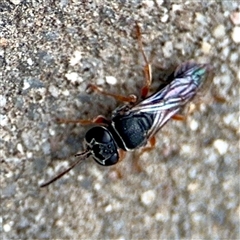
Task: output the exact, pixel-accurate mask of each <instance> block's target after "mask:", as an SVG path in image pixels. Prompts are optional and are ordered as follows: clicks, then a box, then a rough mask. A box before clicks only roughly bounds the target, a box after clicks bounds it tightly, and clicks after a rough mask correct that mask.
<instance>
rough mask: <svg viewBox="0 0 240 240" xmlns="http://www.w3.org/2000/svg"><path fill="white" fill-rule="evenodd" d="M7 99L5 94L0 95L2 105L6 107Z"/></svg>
mask: <svg viewBox="0 0 240 240" xmlns="http://www.w3.org/2000/svg"><path fill="white" fill-rule="evenodd" d="M6 103H7V99H6V97H5V96H3V95H0V107H2V108H4V107H5V106H6Z"/></svg>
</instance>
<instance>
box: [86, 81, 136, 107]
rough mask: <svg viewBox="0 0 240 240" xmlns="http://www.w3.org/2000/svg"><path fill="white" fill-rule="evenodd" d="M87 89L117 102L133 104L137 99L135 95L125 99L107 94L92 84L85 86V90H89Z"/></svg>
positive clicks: (124, 97)
mask: <svg viewBox="0 0 240 240" xmlns="http://www.w3.org/2000/svg"><path fill="white" fill-rule="evenodd" d="M89 89H90V90H92V91H95V92H98V93H101V94H103V95H106V96H110V97H113V98H115V99H116V100H118V101H120V102H128V103H135V102H136V101H137V97H136V96H135V95H133V94H131V95H129V96H127V97H126V96H123V95H118V94H113V93H108V92H105V91H103V90H102V89H100V88H99V87H97V86H96V85H94V84H89V85H88V86H87V90H89Z"/></svg>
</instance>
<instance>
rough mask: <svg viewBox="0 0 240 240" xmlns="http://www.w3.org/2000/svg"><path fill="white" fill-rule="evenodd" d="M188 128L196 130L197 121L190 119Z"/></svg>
mask: <svg viewBox="0 0 240 240" xmlns="http://www.w3.org/2000/svg"><path fill="white" fill-rule="evenodd" d="M190 128H191V130H192V131H196V130H197V129H198V122H197V121H196V120H194V119H192V120H191V122H190Z"/></svg>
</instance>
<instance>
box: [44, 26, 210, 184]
mask: <svg viewBox="0 0 240 240" xmlns="http://www.w3.org/2000/svg"><path fill="white" fill-rule="evenodd" d="M136 28H137V36H138V43H139V46H140V49H141V52H142V54H143V57H144V60H145V62H146V66H145V68H144V72H145V79H146V80H145V81H146V82H145V85H144V87H143V88H142V92H141V98H142V100H140V101H136V97H135V96H134V95H131V96H129V97H125V96H121V95H115V94H111V93H106V92H104V91H102V90H100V89H99V88H98V87H97V86H95V85H90V88H92V89H93V90H95V91H98V92H101V93H103V94H104V95H108V96H112V97H115V98H116V99H117V100H121V101H125V102H128V103H127V104H125V105H123V106H120V107H118V108H116V109H115V110H114V111H113V113H112V117H111V120H107V119H105V118H104V117H102V116H99V117H97V118H96V119H94V120H77V121H69V120H61V121H60V122H62V123H81V124H88V123H89V124H91V123H95V124H98V125H97V126H94V127H92V128H91V129H90V130H88V131H87V133H86V135H85V139H84V145H85V151H84V152H82V153H79V154H76V155H75V156H77V157H79V159H78V160H77V161H76V162H74V163H73V164H72V165H71V166H70V167H69V168H68V169H66V170H65V171H63V172H62V173H60V174H59V175H57V176H56V177H54V178H53V179H51V180H50V181H48V182H46V183H44V184H42V185H41V187H45V186H47V185H49V184H50V183H52V182H54V181H56V180H57V179H59V178H60V177H62V176H63V175H64V174H66V173H67V172H69V171H70V170H71V169H72V168H74V167H75V166H76V165H77V164H79V163H80V162H81V161H83V160H84V159H87V158H88V157H90V156H92V158H93V159H94V160H95V161H96V162H97V163H98V164H100V165H103V166H111V165H114V164H116V163H117V162H118V161H119V159H120V155H121V151H133V150H135V149H138V148H140V147H143V146H145V145H146V144H147V142H148V140H151V139H154V135H155V134H156V133H157V132H158V131H159V129H161V128H162V127H163V126H164V125H165V124H166V123H167V122H168V121H169V120H170V119H171V118H172V117H173V116H174V115H175V114H177V113H178V112H179V110H180V109H181V108H182V107H183V106H184V105H185V104H186V103H187V102H189V101H190V100H191V99H192V98H193V97H194V96H195V95H196V93H197V91H198V90H199V88H200V87H201V85H202V83H203V82H204V79H205V76H206V73H207V71H208V70H209V69H210V67H209V64H198V63H195V62H186V63H183V64H181V65H180V66H178V67H177V69H176V70H175V71H174V72H173V73H172V74H171V75H170V76H169V77H168V79H167V83H168V84H167V85H166V86H165V87H163V88H162V89H160V90H159V91H157V92H155V93H154V94H152V95H150V96H147V94H148V91H149V88H150V85H151V81H152V79H151V66H150V64H149V62H148V61H147V58H146V56H145V53H144V51H143V46H142V40H141V32H140V28H139V27H138V25H137V27H136ZM154 142H155V141H151V143H152V145H153V144H154Z"/></svg>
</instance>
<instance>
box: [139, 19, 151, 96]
mask: <svg viewBox="0 0 240 240" xmlns="http://www.w3.org/2000/svg"><path fill="white" fill-rule="evenodd" d="M136 32H137V39H138V45H139V49H140V51H141V53H142V55H143V59H144V61H145V66H144V70H143V71H144V76H145V85H144V86H143V87H142V90H141V97H142V98H143V99H144V98H146V97H147V95H148V92H149V88H150V86H151V83H152V68H151V64H150V63H149V61H148V59H147V57H146V55H145V52H144V50H143V44H142V34H141V30H140V27H139V25H138V24H137V23H136Z"/></svg>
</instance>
